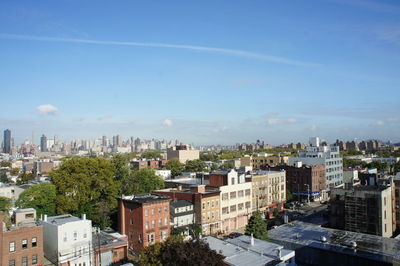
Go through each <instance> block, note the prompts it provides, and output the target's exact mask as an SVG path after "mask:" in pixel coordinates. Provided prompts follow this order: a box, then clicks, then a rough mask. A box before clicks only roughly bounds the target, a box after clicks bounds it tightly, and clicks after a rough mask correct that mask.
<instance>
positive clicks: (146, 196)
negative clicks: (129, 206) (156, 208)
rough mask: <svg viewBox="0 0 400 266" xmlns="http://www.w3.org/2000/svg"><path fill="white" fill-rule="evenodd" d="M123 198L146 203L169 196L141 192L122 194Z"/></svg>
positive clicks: (166, 198) (165, 198)
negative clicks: (128, 194)
mask: <svg viewBox="0 0 400 266" xmlns="http://www.w3.org/2000/svg"><path fill="white" fill-rule="evenodd" d="M122 199H124V200H130V201H135V202H139V203H146V202H152V201H159V200H169V199H170V197H168V196H165V195H160V194H155V193H143V194H136V195H131V196H122Z"/></svg>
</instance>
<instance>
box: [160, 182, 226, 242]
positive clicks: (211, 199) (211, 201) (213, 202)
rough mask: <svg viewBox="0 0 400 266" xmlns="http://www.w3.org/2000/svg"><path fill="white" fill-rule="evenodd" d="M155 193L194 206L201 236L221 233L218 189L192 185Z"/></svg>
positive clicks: (195, 218)
mask: <svg viewBox="0 0 400 266" xmlns="http://www.w3.org/2000/svg"><path fill="white" fill-rule="evenodd" d="M155 193H157V194H163V195H168V196H169V197H171V198H173V199H181V200H187V201H189V202H191V203H193V205H194V212H195V213H194V216H195V217H194V220H195V223H196V224H197V225H200V226H201V228H202V234H203V235H211V234H218V233H220V232H221V209H220V204H221V199H220V193H221V192H220V191H219V189H218V188H212V187H206V186H205V185H192V186H190V187H189V188H182V186H178V187H177V188H167V189H161V190H156V191H155Z"/></svg>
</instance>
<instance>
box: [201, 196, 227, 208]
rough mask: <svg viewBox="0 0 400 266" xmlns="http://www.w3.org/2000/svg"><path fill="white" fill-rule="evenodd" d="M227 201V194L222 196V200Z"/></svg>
mask: <svg viewBox="0 0 400 266" xmlns="http://www.w3.org/2000/svg"><path fill="white" fill-rule="evenodd" d="M227 199H228V193H224V194H222V200H227ZM203 209H204V208H203Z"/></svg>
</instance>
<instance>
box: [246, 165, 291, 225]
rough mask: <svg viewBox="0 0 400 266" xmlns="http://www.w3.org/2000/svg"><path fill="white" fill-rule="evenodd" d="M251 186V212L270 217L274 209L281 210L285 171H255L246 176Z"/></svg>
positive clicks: (283, 196)
mask: <svg viewBox="0 0 400 266" xmlns="http://www.w3.org/2000/svg"><path fill="white" fill-rule="evenodd" d="M246 181H249V182H251V184H252V211H253V212H255V211H261V212H262V213H265V215H266V216H267V217H271V216H272V214H273V212H274V209H278V210H279V211H281V210H283V203H284V202H285V201H286V173H285V171H261V170H260V171H255V172H253V173H251V174H250V175H248V176H246Z"/></svg>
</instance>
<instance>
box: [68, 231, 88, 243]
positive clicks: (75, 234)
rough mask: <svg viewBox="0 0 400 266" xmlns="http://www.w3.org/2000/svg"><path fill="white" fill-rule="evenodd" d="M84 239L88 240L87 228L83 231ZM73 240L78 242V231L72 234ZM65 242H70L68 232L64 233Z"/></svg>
mask: <svg viewBox="0 0 400 266" xmlns="http://www.w3.org/2000/svg"><path fill="white" fill-rule="evenodd" d="M82 237H83V238H84V239H85V238H87V229H86V228H84V229H83V234H82ZM72 239H73V240H74V241H77V240H78V231H74V232H73V233H72ZM63 241H64V242H67V241H68V232H63Z"/></svg>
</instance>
